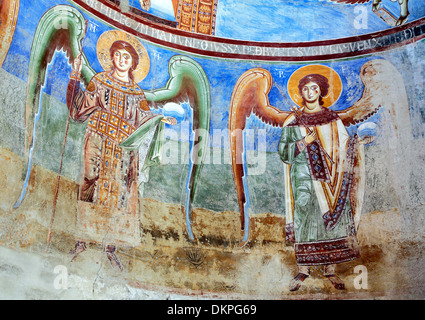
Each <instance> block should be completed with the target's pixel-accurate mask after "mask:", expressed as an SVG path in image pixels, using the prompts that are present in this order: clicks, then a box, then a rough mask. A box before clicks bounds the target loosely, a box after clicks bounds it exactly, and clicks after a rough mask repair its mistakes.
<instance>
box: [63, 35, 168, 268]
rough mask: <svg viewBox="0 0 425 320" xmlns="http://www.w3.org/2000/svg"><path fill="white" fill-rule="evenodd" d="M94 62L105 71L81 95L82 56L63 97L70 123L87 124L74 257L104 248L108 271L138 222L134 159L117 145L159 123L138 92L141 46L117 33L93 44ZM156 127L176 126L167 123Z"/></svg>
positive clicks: (144, 60)
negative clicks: (97, 246)
mask: <svg viewBox="0 0 425 320" xmlns="http://www.w3.org/2000/svg"><path fill="white" fill-rule="evenodd" d="M98 58H99V61H100V62H101V64H102V66H103V67H104V69H105V70H106V71H104V72H100V73H98V74H96V75H95V76H94V77H93V78H92V80H91V81H90V82H89V84H88V86H87V88H86V90H84V91H83V90H82V89H81V88H80V85H79V77H80V72H81V56H77V58H76V59H75V60H74V63H73V71H72V73H71V77H70V81H69V84H68V92H67V106H68V109H69V112H70V115H71V118H72V119H73V120H74V121H77V122H85V121H87V122H88V124H87V128H86V131H85V136H84V145H83V148H84V149H83V170H82V171H83V174H82V183H81V184H80V188H79V194H78V203H77V229H78V233H79V234H78V235H77V238H78V241H77V244H76V246H75V248H74V250H73V251H72V252H71V253H72V254H73V255H74V257H73V259H75V257H76V256H77V255H78V254H80V253H81V252H83V251H84V250H85V249H86V247H87V241H91V242H95V243H98V244H103V246H104V250H105V252H106V255H107V257H108V259H109V261H110V262H111V263H112V265H115V266H117V267H118V268H119V269H122V266H121V263H120V262H119V260H118V259H117V257H116V255H115V250H116V245H119V244H131V245H136V244H138V242H139V241H140V239H139V237H140V235H139V233H140V231H139V230H140V227H139V217H138V213H139V210H138V204H139V198H138V195H139V193H138V175H139V161H138V153H137V152H135V151H128V150H124V149H122V148H121V147H120V143H122V142H123V141H125V140H126V139H127V138H128V137H129V136H130V135H131V134H132V133H133V132H134V131H135V130H137V129H138V128H139V127H140V126H141V125H142V124H144V123H146V122H147V121H149V120H151V119H154V118H155V117H158V115H154V114H153V113H152V112H151V111H150V109H149V106H148V103H147V101H146V98H145V95H144V92H143V90H142V89H140V87H139V86H138V84H137V83H138V82H139V81H141V79H143V78H144V77H145V76H146V74H147V72H148V70H149V57H148V54H147V52H146V50H145V48H144V47H143V45H142V44H141V43H140V42H139V41H138V40H137V39H135V38H133V37H132V36H130V35H128V34H126V33H124V32H122V31H109V32H107V33H104V34H103V35H102V36H101V37H100V38H99V40H98ZM161 121H166V122H167V123H170V124H176V119H174V118H171V117H167V118H162V119H161Z"/></svg>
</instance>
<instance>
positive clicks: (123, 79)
mask: <svg viewBox="0 0 425 320" xmlns="http://www.w3.org/2000/svg"><path fill="white" fill-rule="evenodd" d="M59 18H60V19H62V20H64V21H65V23H64V24H63V25H65V26H66V28H62V29H61V28H57V27H56V24H55V21H56V20H57V19H59ZM84 25H86V27H84ZM86 30H87V22H86V20H85V19H84V17H83V16H82V14H81V13H80V12H79V11H78V10H76V9H75V8H73V7H71V6H62V5H61V6H56V7H53V8H52V9H50V10H49V11H47V12H46V13H45V14H44V16H43V17H42V19H41V20H40V22H39V24H38V27H37V30H36V33H35V36H34V42H33V47H32V50H31V59H30V66H29V77H28V78H29V79H30V81H29V82H28V86H27V94H26V109H25V119H26V124H27V125H26V139H25V142H26V148H25V150H26V154H25V156H26V157H25V159H26V163H25V166H26V167H27V171H26V175H24V180H25V182H24V186H23V189H22V192H21V195H20V197H19V199H18V201H17V202H16V204H15V208H17V207H19V206H20V204H21V203H22V201H23V200H24V198H25V194H26V191H27V186H28V181H29V177H30V174H31V166H32V153H33V150H34V146H35V131H36V124H37V120H38V118H39V115H40V112H41V107H42V103H40V100H41V97H42V86H43V83H44V81H45V77H46V72H47V66H48V63H49V62H50V61H51V59H52V57H53V56H54V53H55V51H56V50H58V49H62V50H63V51H65V52H66V53H67V55H68V57H69V62H70V63H71V65H72V72H71V75H70V80H69V83H68V87H67V93H66V105H67V108H68V111H69V118H68V123H67V126H66V129H65V138H64V142H63V149H64V148H65V143H66V136H67V132H68V127H69V121H70V120H73V121H75V122H77V123H84V124H85V125H86V130H85V134H84V142H83V150H82V151H83V152H82V154H83V156H82V157H83V159H82V165H81V182H80V184H79V189H78V197H77V214H76V230H77V231H76V235H75V236H76V238H77V243H76V245H75V248H74V249H73V250H72V251H71V254H72V256H73V258H72V259H73V260H74V259H75V258H76V257H77V256H78V255H79V254H80V253H82V252H84V251H85V250H86V248H87V245H88V244H89V243H95V244H98V245H101V246H102V247H103V248H104V251H105V253H106V255H107V257H108V259H109V261H110V262H111V264H112V265H113V266H116V267H118V268H119V269H120V270H122V265H121V263H120V261H119V260H118V259H117V256H116V254H115V253H116V247H117V246H121V245H126V246H128V245H129V246H137V245H138V244H140V240H141V234H140V232H141V231H140V230H141V228H140V222H139V218H140V211H139V198H140V192H139V191H140V190H141V187H140V186H141V185H143V183H144V182H145V181H146V177H145V173H147V172H148V170H147V168H148V167H149V166H152V165H155V164H160V156H161V145H162V142H163V141H162V140H163V138H162V132H163V130H164V125H165V123H167V124H170V125H175V124H177V120H176V119H175V118H173V117H168V116H165V115H163V114H160V113H158V112H156V113H154V112H152V111H151V108H164V109H166V106H167V103H170V102H172V103H174V104H175V103H177V104H182V103H187V104H188V105H189V106H190V107H191V108H192V109H193V112H192V114H193V115H192V116H191V117H192V130H193V131H192V132H193V136H192V138H193V139H191V140H190V141H189V144H190V159H189V170H188V174H187V181H186V188H185V190H186V196H187V197H186V201H185V205H184V206H182V210H184V212H185V216H186V227H187V228H186V231H187V236H188V240H189V241H192V240H194V235H193V233H192V229H191V216H192V203H193V200H194V197H195V191H196V186H197V182H198V180H199V176H200V172H201V168H202V166H203V160H204V157H205V153H206V150H207V148H208V135H209V127H210V117H211V111H210V109H211V103H210V99H211V97H210V88H209V82H208V79H207V76H206V74H205V71H204V70H203V69H202V67H201V66H200V65H199V64H198V63H197V62H195V61H194V60H193V59H191V58H189V57H186V56H182V55H175V56H173V57H171V59H170V60H169V63H168V72H169V75H170V78H169V79H168V81H167V83H166V84H165V86H164V87H161V88H158V89H154V90H145V91H144V90H142V89H141V88H140V87H139V85H138V83H139V82H140V81H142V80H143V79H144V78H145V76H146V75H147V74H148V72H149V66H150V60H149V55H148V53H147V51H146V49H145V47H144V46H143V45H142V43H141V42H140V41H139V40H138V39H137V38H136V37H134V36H132V35H130V34H129V33H126V32H123V31H121V30H111V31H107V32H105V33H103V34H102V35H101V36H100V37H99V39H98V41H97V48H96V49H97V57H98V60H99V62H100V64H101V66H102V68H103V70H104V71H102V72H99V73H96V72H95V71H94V70H93V69H92V68H91V67H90V64H89V62H88V60H87V57H86V56H85V55H84V52H83V48H82V40H83V39H84V37H85V32H86ZM83 87H84V89H83ZM62 158H63V152H62ZM62 162H63V159H61V165H60V169H59V175H58V181H57V187H56V195H55V198H54V202H53V213H52V217H51V221H50V228H49V232H48V237H47V239H48V240H47V242H48V245H49V243H50V241H51V235H52V229H53V222H54V217H55V209H56V201H57V194H58V189H59V186H60V183H59V182H60V177H61V169H62Z"/></svg>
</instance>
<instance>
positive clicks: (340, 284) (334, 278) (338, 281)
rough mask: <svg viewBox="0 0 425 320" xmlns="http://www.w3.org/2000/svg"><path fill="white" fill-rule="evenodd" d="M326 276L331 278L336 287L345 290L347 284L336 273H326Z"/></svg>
mask: <svg viewBox="0 0 425 320" xmlns="http://www.w3.org/2000/svg"><path fill="white" fill-rule="evenodd" d="M326 278H328V279H329V281H330V282H331V283H332V285H333V286H334V288H335V289H337V290H345V284H344V282H343V281H342V280H341V279H340V278H339V277H338V276H336V275H334V274H329V275H326Z"/></svg>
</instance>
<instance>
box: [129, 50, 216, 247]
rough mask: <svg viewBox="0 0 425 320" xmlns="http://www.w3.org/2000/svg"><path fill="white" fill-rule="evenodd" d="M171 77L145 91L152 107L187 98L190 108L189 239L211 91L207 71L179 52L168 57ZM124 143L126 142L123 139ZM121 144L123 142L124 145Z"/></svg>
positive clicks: (187, 219)
mask: <svg viewBox="0 0 425 320" xmlns="http://www.w3.org/2000/svg"><path fill="white" fill-rule="evenodd" d="M168 72H169V75H170V78H169V79H168V81H167V83H166V84H165V86H164V87H163V88H159V89H155V90H150V91H148V90H147V91H145V95H146V100H148V103H149V104H150V106H151V107H154V108H158V107H161V106H163V105H165V104H166V103H168V102H175V103H183V102H188V103H189V104H190V106H191V108H192V113H193V116H192V132H193V135H194V136H193V139H190V141H189V142H190V159H189V172H188V176H187V180H186V200H185V206H184V208H185V216H186V227H187V232H188V235H189V238H190V240H194V235H193V232H192V227H191V222H192V205H193V201H194V198H195V193H196V188H197V184H198V181H199V177H200V173H201V170H202V166H203V163H204V159H205V155H206V154H207V152H208V140H209V131H210V121H211V93H210V85H209V81H208V78H207V75H206V73H205V71H204V70H203V68H202V67H201V65H199V63H197V62H196V61H195V60H193V59H191V58H189V57H187V56H182V55H176V56H173V57H171V59H170V61H169V63H168ZM124 144H125V143H124ZM124 144H123V145H124Z"/></svg>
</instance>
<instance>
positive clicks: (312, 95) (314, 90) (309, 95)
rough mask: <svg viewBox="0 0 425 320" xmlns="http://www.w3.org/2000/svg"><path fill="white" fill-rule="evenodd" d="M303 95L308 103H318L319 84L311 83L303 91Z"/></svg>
mask: <svg viewBox="0 0 425 320" xmlns="http://www.w3.org/2000/svg"><path fill="white" fill-rule="evenodd" d="M301 94H302V96H303V99H304V100H305V101H306V102H308V103H313V102H316V101H318V100H319V98H320V86H319V85H318V84H317V83H315V82H312V81H310V82H309V83H307V84H306V85H305V86H304V87H303V88H302V89H301Z"/></svg>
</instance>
